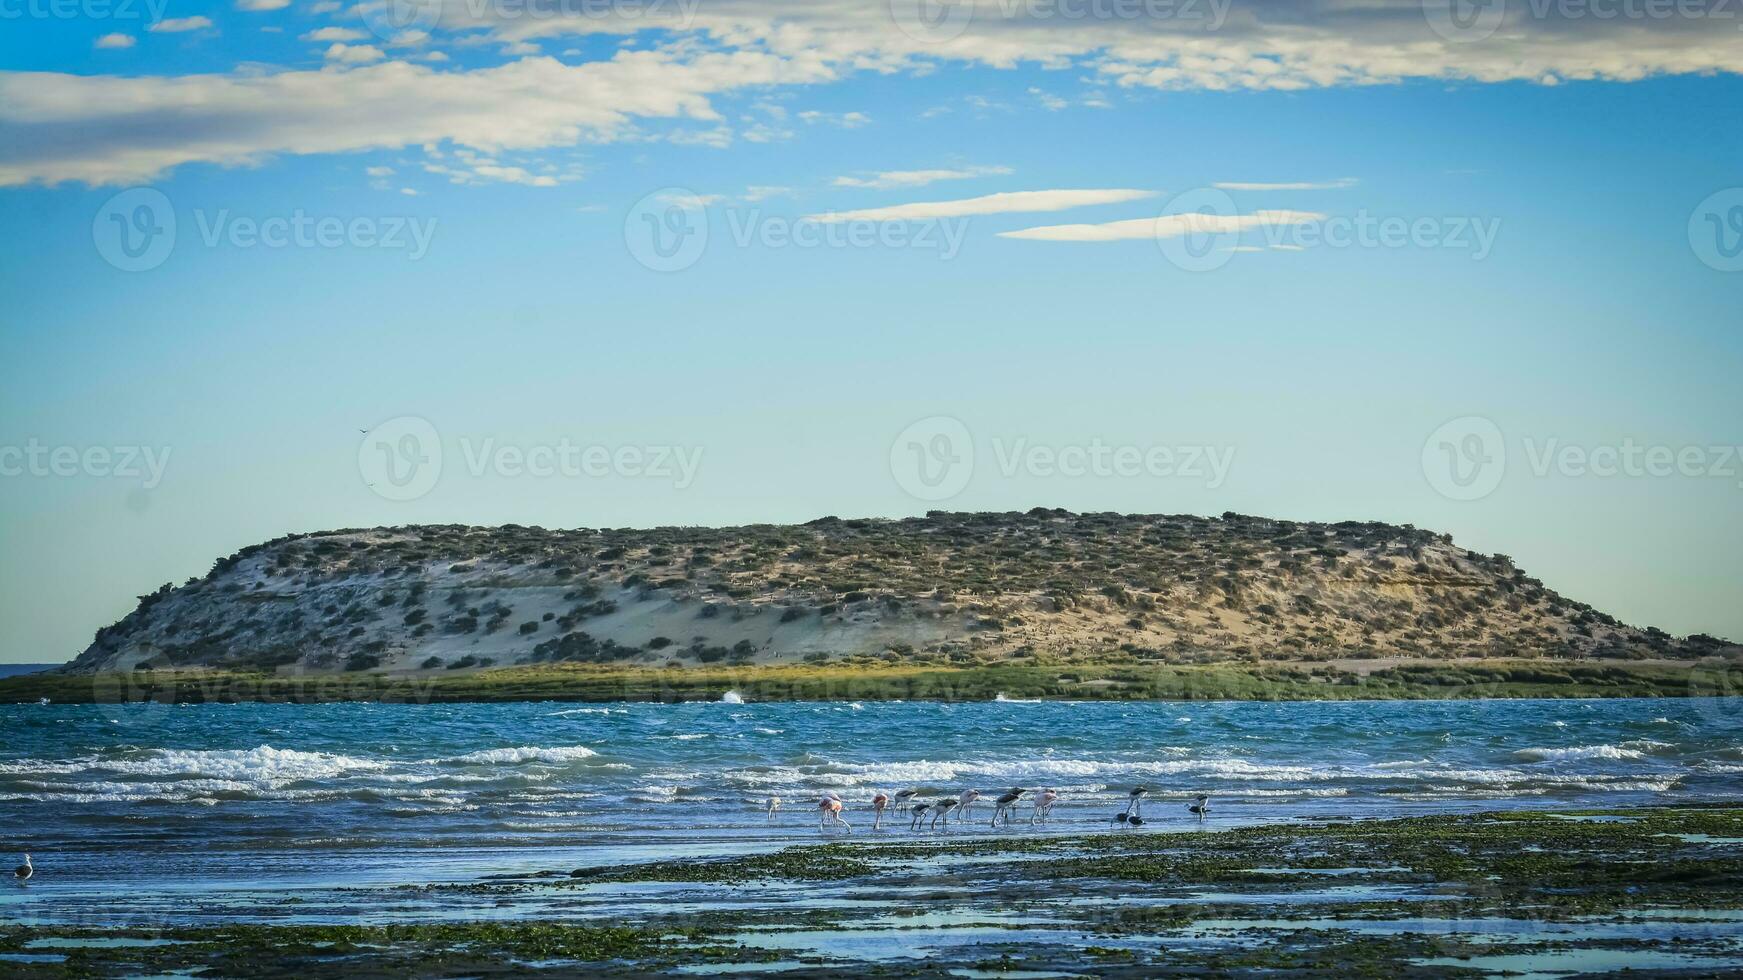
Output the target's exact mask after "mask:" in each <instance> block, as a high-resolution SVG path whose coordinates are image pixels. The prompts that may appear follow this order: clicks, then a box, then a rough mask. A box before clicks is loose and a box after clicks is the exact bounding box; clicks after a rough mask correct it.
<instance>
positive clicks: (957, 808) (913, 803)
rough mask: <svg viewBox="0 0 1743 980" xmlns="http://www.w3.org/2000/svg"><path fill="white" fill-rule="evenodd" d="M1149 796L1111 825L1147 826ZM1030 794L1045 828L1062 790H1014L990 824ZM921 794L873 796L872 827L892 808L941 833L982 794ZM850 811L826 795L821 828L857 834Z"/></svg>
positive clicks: (1204, 804) (772, 805)
mask: <svg viewBox="0 0 1743 980" xmlns="http://www.w3.org/2000/svg"><path fill="white" fill-rule="evenodd" d="M1149 792H1150V789H1149V787H1147V786H1134V787H1133V788H1132V791H1131V792H1130V793H1127V794H1126V808H1125V809H1124V810H1121V811H1120V812H1118V813H1116V814H1114V816H1113V819H1112V820H1110V821H1109V822H1110V823H1114V824H1118V825H1121V826H1125V827H1142V826H1143V825H1144V815H1143V813H1142V810H1143V806H1144V797H1145V796H1147V795H1149ZM1029 793H1033V795H1032V796H1030V803H1031V805H1032V809H1030V811H1029V825H1030V826H1031V827H1032V826H1035V825H1036V824H1044V823H1046V822H1047V821H1048V820H1050V819H1052V817H1053V805H1054V804H1055V803H1058V802H1059V791H1058V790H1055V789H1043V790H1040V791H1039V792H1036V791H1032V790H1029V789H1025V788H1024V787H1021V786H1013V787H1011V788H1010V789H1009V790H1007V791H1006V792H1004V793H1001V794H1000V795H999V797H998V798H997V799H995V800H993V818H992V821H991V823H990V826H993V827H997V826H998V825H999V821H1000V820H1003V821H1004V822H1005V823H1006V824H1007V825H1008V824H1009V823H1010V822H1011V818H1012V817H1013V816H1015V814H1016V811H1017V804H1018V803H1019V802H1020V801H1021V800H1022V799H1023V796H1024V794H1029ZM919 795H920V791H919V790H914V789H904V790H901V791H900V792H897V793H896V794H895V795H894V796H892V795H890V794H888V793H884V792H881V791H880V792H879V793H878V794H877V795H875V796H873V797H872V798H871V808H872V814H873V816H872V829H873V830H877V829H879V828H880V827H882V826H883V823H884V812H885V811H887V810H889V809H891V808H892V807H893V808H894V809H895V811H896V812H897V813H905V814H908V815H909V817H908V829H909V830H919V829H920V828H921V826H922V825H925V826H927V827H928V828H929V829H931V830H937V829H938V822H939V821H940V820H942V821H943V822H944V827H945V829H947V830H948V829H949V827H950V818H951V816H952V815H954V816H955V817H956V821H957V822H958V823H961V822H962V821H964V820H966V819H968V811H969V808H970V807H972V806H974V805H975V804H977V803H979V802H980V801H981V792H980V790H978V789H971V790H964V791H963V792H962V793H961V794H959V795H957V796H947V797H945V798H943V799H941V800H922V799H918V797H919ZM1192 799H1193V802H1192V803H1190V804H1188V806H1187V807H1186V809H1187V811H1188V812H1189V813H1192V814H1193V815H1194V816H1196V817H1198V819H1200V820H1203V819H1204V815H1205V814H1207V813H1209V812H1210V797H1208V796H1205V795H1203V794H1200V795H1198V796H1195V797H1193V798H1192ZM845 809H847V804H846V803H845V802H844V801H843V800H842V799H841V797H839V796H837V795H835V794H834V793H829V794H827V795H825V796H823V797H822V798H820V799H819V800H818V801H817V811H818V813H819V814H821V817H820V819H819V820H818V826H819V827H822V828H823V829H828V828H829V827H830V826H832V825H839V826H840V827H842V828H843V829H844V830H846V831H848V832H849V833H852V832H853V825H852V824H850V823H848V822H847V821H846V820H845V819H843V818H842V816H841V811H843V810H845ZM768 813H769V821H770V822H771V823H772V822H773V821H774V820H775V819H776V818H777V817H779V816H780V813H781V798H780V797H778V796H771V797H769V804H768Z"/></svg>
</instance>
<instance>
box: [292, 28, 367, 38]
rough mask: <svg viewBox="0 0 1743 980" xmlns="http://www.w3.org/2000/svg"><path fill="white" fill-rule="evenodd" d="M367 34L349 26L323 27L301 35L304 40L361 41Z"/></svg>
mask: <svg viewBox="0 0 1743 980" xmlns="http://www.w3.org/2000/svg"><path fill="white" fill-rule="evenodd" d="M368 36H369V35H367V34H365V33H363V32H362V31H356V30H352V29H351V28H349V27H323V28H321V29H319V30H314V31H310V32H308V33H307V34H304V35H302V39H303V40H305V41H361V40H363V39H364V38H366V37H368Z"/></svg>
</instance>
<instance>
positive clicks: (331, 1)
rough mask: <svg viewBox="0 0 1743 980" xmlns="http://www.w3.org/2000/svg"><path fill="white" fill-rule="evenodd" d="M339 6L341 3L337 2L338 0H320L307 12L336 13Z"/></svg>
mask: <svg viewBox="0 0 1743 980" xmlns="http://www.w3.org/2000/svg"><path fill="white" fill-rule="evenodd" d="M340 6H341V4H340V3H339V2H338V0H320V2H319V3H317V4H315V5H314V6H312V7H310V8H309V13H311V14H331V13H336V12H338V10H339V8H340Z"/></svg>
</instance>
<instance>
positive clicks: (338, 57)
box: [324, 43, 387, 65]
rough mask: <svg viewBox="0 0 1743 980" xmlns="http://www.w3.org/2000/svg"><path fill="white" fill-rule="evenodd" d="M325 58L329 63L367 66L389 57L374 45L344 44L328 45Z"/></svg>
mask: <svg viewBox="0 0 1743 980" xmlns="http://www.w3.org/2000/svg"><path fill="white" fill-rule="evenodd" d="M324 57H325V58H326V59H327V60H328V61H332V62H337V63H338V64H341V65H367V64H370V63H371V62H376V61H380V60H381V59H383V58H385V57H387V55H385V54H383V53H382V51H381V49H380V48H378V47H376V46H375V45H373V44H343V43H335V44H331V45H328V47H327V52H326V54H325V55H324Z"/></svg>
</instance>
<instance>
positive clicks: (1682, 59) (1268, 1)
mask: <svg viewBox="0 0 1743 980" xmlns="http://www.w3.org/2000/svg"><path fill="white" fill-rule="evenodd" d="M392 2H395V0H362V3H363V4H365V5H379V4H386V3H392ZM401 2H403V0H401ZM441 2H442V4H443V6H442V10H441V17H440V24H441V26H442V29H443V30H445V31H452V32H454V33H456V34H461V33H467V32H473V31H479V30H482V31H485V32H488V33H491V34H494V35H495V36H497V37H499V38H502V39H511V40H522V41H524V40H529V39H532V38H538V37H563V36H580V35H589V34H598V35H617V36H620V37H630V36H633V35H636V34H638V33H639V32H642V31H649V30H667V31H672V32H674V33H678V34H686V35H688V36H697V37H706V38H709V39H712V40H714V41H717V42H723V43H728V44H731V45H734V46H736V47H738V48H739V49H741V50H744V49H761V50H766V51H769V52H771V53H774V54H777V55H779V56H782V57H790V58H798V59H803V58H818V59H822V60H825V61H827V62H829V63H831V64H835V65H841V66H853V67H855V68H858V69H869V70H876V71H889V70H901V69H915V68H924V67H926V66H935V65H937V64H939V63H941V62H942V63H975V64H981V65H989V66H992V67H996V68H1009V67H1013V66H1015V65H1018V64H1024V63H1027V64H1034V65H1040V66H1042V67H1046V68H1073V67H1075V68H1079V69H1084V70H1088V71H1090V72H1092V73H1093V75H1094V77H1096V78H1098V79H1100V80H1102V81H1106V82H1110V83H1114V84H1118V85H1121V86H1126V87H1149V88H1163V89H1212V90H1219V91H1223V90H1233V89H1282V90H1296V89H1305V88H1320V87H1325V86H1331V85H1347V84H1376V83H1380V84H1386V83H1394V82H1399V81H1403V80H1407V79H1449V80H1451V79H1469V80H1473V81H1480V82H1493V81H1504V80H1520V81H1537V80H1540V79H1543V78H1545V77H1547V76H1551V75H1553V76H1554V77H1556V78H1558V79H1560V80H1563V81H1567V80H1585V79H1615V80H1623V81H1631V80H1636V79H1640V78H1645V77H1648V76H1651V75H1654V74H1692V73H1701V72H1710V71H1736V70H1738V69H1739V68H1743V32H1738V31H1731V30H1718V29H1714V28H1715V27H1716V26H1719V25H1718V23H1717V22H1716V21H1714V20H1710V19H1708V20H1703V19H1700V18H1692V17H1662V18H1638V17H1637V18H1600V17H1583V18H1571V17H1558V16H1536V15H1535V14H1534V13H1533V11H1531V10H1527V9H1525V5H1524V4H1508V5H1506V6H1505V7H1504V8H1502V12H1503V15H1504V17H1505V22H1504V23H1503V24H1501V25H1499V29H1498V30H1496V31H1494V32H1493V33H1492V34H1490V35H1488V36H1474V35H1472V34H1470V33H1462V32H1458V31H1455V30H1453V29H1452V28H1451V25H1449V24H1446V23H1441V21H1444V19H1445V16H1446V14H1447V9H1446V8H1447V4H1448V3H1449V2H1450V0H1339V2H1335V3H1327V2H1325V0H1264V2H1254V3H1243V4H1236V5H1233V6H1231V5H1229V4H1227V3H1221V4H1219V3H1216V2H1211V3H1178V4H1174V5H1172V9H1173V11H1174V14H1173V15H1172V16H1130V17H1099V18H1098V17H1068V16H1063V15H1062V14H1060V13H1059V11H1060V10H1061V5H1058V4H1012V3H1010V2H1008V0H963V3H964V4H968V3H970V2H974V3H975V5H976V6H977V7H978V8H982V12H981V15H978V16H973V17H971V18H969V19H968V20H967V21H966V22H965V23H964V25H963V30H962V31H961V33H960V34H959V35H957V36H954V37H950V38H938V37H930V36H928V34H927V32H926V31H925V30H924V29H916V27H915V25H914V24H913V23H912V22H911V21H912V8H913V7H914V5H915V4H916V3H917V2H919V0H889V2H887V3H883V2H873V3H851V2H844V0H838V2H814V3H803V4H800V3H793V2H792V0H710V2H707V3H702V4H694V3H689V4H687V3H674V4H664V5H661V4H634V5H631V4H625V5H622V7H623V9H622V10H621V11H619V10H618V9H617V7H618V5H612V11H613V12H612V13H609V14H601V13H600V12H599V11H598V9H597V5H589V6H588V7H587V9H586V10H585V11H582V10H580V8H579V7H578V6H577V5H573V4H559V5H556V6H557V8H559V9H560V10H570V11H571V12H570V13H569V14H568V15H566V16H565V15H563V14H561V13H554V14H553V15H552V16H545V17H526V16H520V14H521V13H522V11H521V10H520V6H519V5H513V4H510V5H504V4H480V3H476V2H475V0H441ZM892 14H894V16H892ZM1436 24H1438V25H1439V26H1440V28H1441V31H1442V32H1444V34H1443V33H1437V31H1436V30H1435V25H1436ZM904 27H906V30H904V29H903V28H904Z"/></svg>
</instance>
